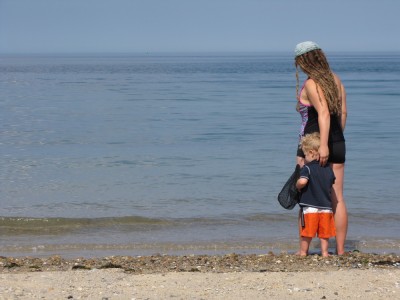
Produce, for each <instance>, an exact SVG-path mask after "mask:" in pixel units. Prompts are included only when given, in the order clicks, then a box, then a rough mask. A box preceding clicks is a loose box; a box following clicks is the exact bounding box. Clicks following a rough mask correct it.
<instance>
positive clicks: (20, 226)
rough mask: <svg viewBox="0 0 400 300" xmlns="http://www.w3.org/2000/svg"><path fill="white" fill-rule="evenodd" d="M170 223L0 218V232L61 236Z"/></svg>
mask: <svg viewBox="0 0 400 300" xmlns="http://www.w3.org/2000/svg"><path fill="white" fill-rule="evenodd" d="M171 223H172V222H171V221H168V220H164V219H153V218H146V217H139V216H129V217H110V218H29V217H0V232H1V234H4V235H19V234H63V233H68V232H71V231H77V230H83V229H90V228H97V229H104V228H118V227H129V228H130V230H135V229H137V230H143V229H144V227H154V226H167V225H171ZM121 229H122V228H121Z"/></svg>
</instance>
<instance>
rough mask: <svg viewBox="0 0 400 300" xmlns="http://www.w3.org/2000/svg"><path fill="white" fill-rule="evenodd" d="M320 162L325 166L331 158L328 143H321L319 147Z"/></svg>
mask: <svg viewBox="0 0 400 300" xmlns="http://www.w3.org/2000/svg"><path fill="white" fill-rule="evenodd" d="M318 153H319V164H320V165H321V166H325V165H326V163H327V162H328V158H329V148H328V145H321V146H320V147H319V151H318Z"/></svg>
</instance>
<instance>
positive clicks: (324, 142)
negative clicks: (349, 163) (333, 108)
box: [305, 79, 331, 166]
mask: <svg viewBox="0 0 400 300" xmlns="http://www.w3.org/2000/svg"><path fill="white" fill-rule="evenodd" d="M317 89H318V91H317ZM305 90H306V93H307V97H308V100H309V101H310V103H311V104H312V105H313V106H314V108H315V110H316V111H317V113H318V125H319V134H320V139H321V142H320V143H321V144H320V147H319V151H318V152H319V162H320V165H322V166H324V165H325V164H326V163H327V162H328V157H329V148H328V138H329V127H330V122H331V116H330V113H329V108H328V103H326V99H325V96H324V92H323V91H322V89H321V88H320V87H319V86H318V85H317V84H316V83H315V81H314V80H312V79H311V80H307V82H306V85H305Z"/></svg>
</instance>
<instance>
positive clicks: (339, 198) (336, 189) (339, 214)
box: [332, 164, 348, 255]
mask: <svg viewBox="0 0 400 300" xmlns="http://www.w3.org/2000/svg"><path fill="white" fill-rule="evenodd" d="M332 169H333V173H334V174H335V177H336V180H335V184H334V185H333V193H332V210H333V214H334V217H335V226H336V251H337V254H338V255H342V254H344V252H345V251H344V243H345V241H346V236H347V227H348V216H347V208H346V203H345V202H344V196H343V180H344V164H332Z"/></svg>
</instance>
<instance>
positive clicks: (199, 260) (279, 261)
mask: <svg viewBox="0 0 400 300" xmlns="http://www.w3.org/2000/svg"><path fill="white" fill-rule="evenodd" d="M399 295H400V256H399V255H395V254H388V255H377V254H368V253H360V252H352V253H350V254H348V255H345V256H330V257H328V258H323V257H321V256H319V255H316V254H315V255H310V256H308V257H299V256H296V255H293V254H278V255H275V254H273V253H268V254H263V255H256V254H249V255H239V254H235V253H232V254H229V255H221V256H218V255H188V256H171V255H153V256H138V257H129V256H110V257H103V258H92V259H90V258H89V259H85V258H77V259H64V258H62V257H60V256H51V257H48V258H34V257H24V258H13V257H0V299H10V298H11V299H15V298H17V299H107V300H111V299H169V298H177V299H293V297H294V299H298V298H301V299H345V298H349V299H355V298H360V299H394V298H396V297H398V296H399Z"/></svg>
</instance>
